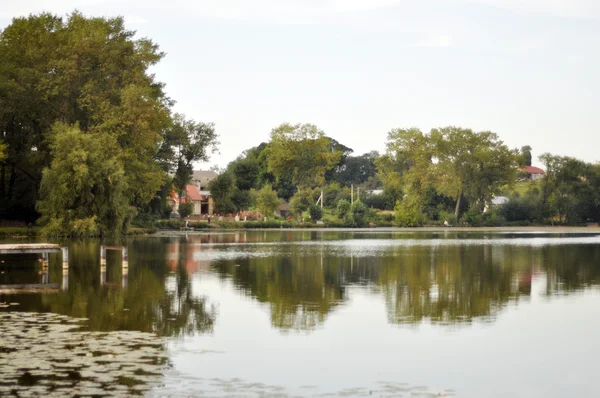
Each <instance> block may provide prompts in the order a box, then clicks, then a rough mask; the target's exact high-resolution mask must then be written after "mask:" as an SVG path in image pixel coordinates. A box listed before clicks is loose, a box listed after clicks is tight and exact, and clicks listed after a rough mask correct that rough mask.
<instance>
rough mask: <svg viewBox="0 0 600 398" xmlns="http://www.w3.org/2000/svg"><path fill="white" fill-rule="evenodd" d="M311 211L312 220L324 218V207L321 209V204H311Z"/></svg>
mask: <svg viewBox="0 0 600 398" xmlns="http://www.w3.org/2000/svg"><path fill="white" fill-rule="evenodd" d="M309 212H310V219H311V220H312V222H317V221H319V220H320V219H321V218H323V209H321V206H319V205H314V204H313V205H311V206H310V208H309Z"/></svg>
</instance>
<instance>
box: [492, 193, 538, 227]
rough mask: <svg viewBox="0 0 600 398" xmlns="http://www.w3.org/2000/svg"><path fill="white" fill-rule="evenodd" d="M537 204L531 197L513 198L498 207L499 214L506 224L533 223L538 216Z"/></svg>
mask: <svg viewBox="0 0 600 398" xmlns="http://www.w3.org/2000/svg"><path fill="white" fill-rule="evenodd" d="M537 208H538V203H537V201H534V200H532V198H531V197H527V198H517V197H513V198H511V199H510V201H509V202H508V203H505V204H503V205H502V206H500V209H499V212H500V214H501V215H502V216H503V217H504V218H505V219H506V221H508V222H513V221H534V220H535V219H536V218H538V217H536V216H537V215H538V211H537Z"/></svg>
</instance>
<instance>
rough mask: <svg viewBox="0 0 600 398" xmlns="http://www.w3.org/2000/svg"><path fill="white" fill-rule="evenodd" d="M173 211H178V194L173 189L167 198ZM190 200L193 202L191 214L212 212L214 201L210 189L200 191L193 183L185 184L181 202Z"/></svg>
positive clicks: (197, 214)
mask: <svg viewBox="0 0 600 398" xmlns="http://www.w3.org/2000/svg"><path fill="white" fill-rule="evenodd" d="M168 201H169V204H170V205H171V207H172V208H173V212H176V213H179V202H180V200H179V195H178V194H177V192H175V191H173V192H172V193H171V196H170V197H169V199H168ZM187 202H192V203H193V204H194V210H193V211H192V215H193V216H199V215H209V216H211V215H212V214H213V209H214V207H215V206H214V203H213V200H212V196H211V195H210V191H200V190H198V188H197V187H196V186H195V185H193V184H188V185H186V186H185V194H184V195H183V196H182V197H181V203H187Z"/></svg>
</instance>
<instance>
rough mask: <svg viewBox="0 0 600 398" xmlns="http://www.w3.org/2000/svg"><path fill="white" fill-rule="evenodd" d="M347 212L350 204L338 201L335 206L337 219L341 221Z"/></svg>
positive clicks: (345, 201)
mask: <svg viewBox="0 0 600 398" xmlns="http://www.w3.org/2000/svg"><path fill="white" fill-rule="evenodd" d="M349 211H350V202H348V201H347V200H345V199H342V200H340V201H339V202H338V205H337V216H338V218H340V219H342V220H343V219H344V218H345V217H346V215H347V214H348V212H349Z"/></svg>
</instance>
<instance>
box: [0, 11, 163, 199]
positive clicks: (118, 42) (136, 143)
mask: <svg viewBox="0 0 600 398" xmlns="http://www.w3.org/2000/svg"><path fill="white" fill-rule="evenodd" d="M134 35H135V32H134V31H130V30H127V29H125V26H124V21H123V18H120V17H118V18H96V17H94V18H87V17H85V16H83V15H82V14H80V13H79V12H74V13H72V14H70V15H68V16H67V17H65V18H62V17H59V16H56V15H52V14H49V13H42V14H38V15H30V16H28V17H23V18H15V19H13V21H12V23H11V24H10V25H9V26H7V27H6V28H5V29H4V30H3V31H1V32H0V132H1V134H2V137H3V140H4V142H5V143H6V144H8V149H7V157H6V159H5V162H4V163H3V165H2V166H1V168H2V170H1V171H0V193H3V194H2V195H0V202H1V203H0V208H3V209H10V208H11V206H17V205H20V206H22V205H23V203H26V205H27V206H28V207H29V208H31V209H32V208H33V206H34V203H35V201H36V200H37V199H38V194H39V191H38V190H39V187H40V184H41V181H42V170H43V169H44V168H47V167H50V165H51V163H52V159H53V152H52V151H53V150H52V148H51V147H50V143H52V142H53V139H52V137H51V136H52V126H53V125H54V124H55V123H56V122H61V123H65V124H68V125H75V124H77V125H78V126H79V129H80V130H81V132H82V133H85V134H91V135H94V136H95V135H98V136H103V138H102V140H104V139H105V138H104V136H110V137H111V142H113V143H115V145H114V146H113V147H112V148H111V152H110V155H111V158H112V159H113V160H114V161H115V162H117V163H119V164H121V165H122V167H123V170H124V176H123V179H124V189H125V193H124V194H125V196H126V199H127V202H128V203H129V204H130V205H133V206H136V207H139V206H143V205H144V204H146V203H148V202H149V201H150V200H151V199H152V198H153V197H154V194H155V192H156V191H157V190H158V189H159V187H160V186H161V184H162V183H163V181H164V177H165V173H164V171H163V170H161V168H160V166H159V165H158V164H157V162H156V161H155V156H156V154H157V151H158V148H159V145H160V143H161V141H162V137H161V135H160V132H161V131H163V130H164V129H165V128H166V127H167V126H168V125H169V120H170V114H169V107H170V105H171V101H170V100H169V98H167V97H166V95H165V93H164V92H163V85H162V84H161V83H159V82H157V81H156V80H155V78H154V75H153V74H152V73H150V72H149V68H150V67H152V66H153V65H155V64H156V63H157V62H159V61H160V59H161V58H162V57H163V53H162V52H160V51H159V49H158V46H157V45H156V44H154V43H153V42H152V41H150V40H148V39H144V38H139V39H137V38H135V37H134Z"/></svg>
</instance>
